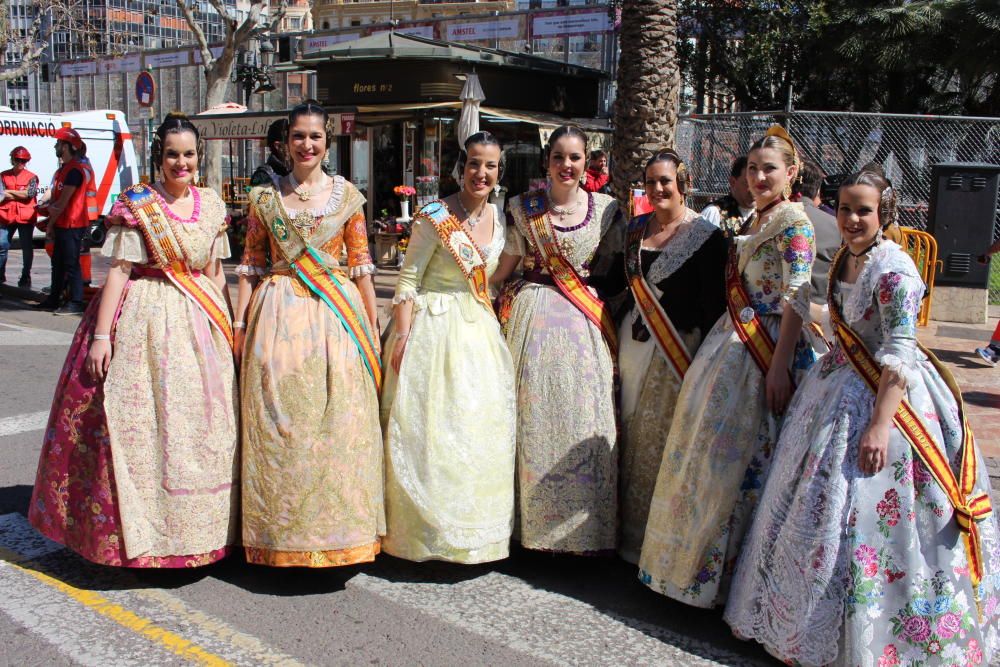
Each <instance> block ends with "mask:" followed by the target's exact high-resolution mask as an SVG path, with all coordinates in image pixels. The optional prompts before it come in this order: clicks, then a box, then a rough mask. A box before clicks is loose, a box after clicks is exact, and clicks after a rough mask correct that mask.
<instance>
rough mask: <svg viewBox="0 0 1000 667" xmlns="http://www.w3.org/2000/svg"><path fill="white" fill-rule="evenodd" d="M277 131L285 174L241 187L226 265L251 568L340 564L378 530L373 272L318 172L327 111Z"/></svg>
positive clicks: (350, 219)
mask: <svg viewBox="0 0 1000 667" xmlns="http://www.w3.org/2000/svg"><path fill="white" fill-rule="evenodd" d="M288 122H289V130H288V141H287V144H288V152H289V155H290V157H291V162H292V171H291V173H289V174H288V175H287V176H284V177H282V179H281V180H280V182H279V184H280V188H275V187H274V186H273V185H264V186H260V187H256V188H254V189H253V190H251V191H250V221H249V228H248V230H247V238H246V248H245V252H244V254H243V260H242V263H241V264H240V266H239V267H238V268H237V273H238V274H239V276H240V289H239V302H238V305H237V310H236V313H237V314H236V319H237V322H236V323H235V325H234V326H235V327H236V328H237V334H236V353H237V356H238V357H239V356H241V355H242V375H241V397H242V417H243V418H242V428H243V544H244V546H245V548H246V555H247V560H248V561H249V562H251V563H258V564H262V565H272V566H306V567H330V566H336V565H349V564H351V563H358V562H365V561H371V560H373V559H374V558H375V555H376V554H377V553H378V552H379V548H380V540H379V536H380V535H382V534H383V533H384V532H385V531H384V524H385V520H384V510H383V505H382V433H381V429H380V428H379V422H378V391H379V384H380V382H381V365H380V363H379V360H378V356H377V355H378V352H377V344H378V343H377V341H378V338H377V332H376V326H377V319H376V315H375V290H374V288H373V286H372V277H371V274H372V273H374V271H375V267H374V264H373V263H372V259H371V256H370V255H369V252H368V240H367V236H366V233H365V219H364V214H363V213H362V206H363V205H364V202H365V200H364V197H363V196H362V195H361V193H359V192H358V191H357V189H356V188H355V187H354V186H353V185H351V184H350V183H349V182H347V181H346V180H344V179H343V178H342V177H340V176H334V177H333V178H331V177H329V176H327V175H326V174H325V173H324V172H323V170H322V168H321V165H322V162H323V158H324V157H325V155H326V153H327V150H328V149H329V147H330V143H331V141H332V140H333V133H332V132H331V130H330V128H329V126H328V122H329V121H328V116H327V113H326V111H325V110H324V109H323V108H322V107H320V106H318V105H316V104H315V103H304V104H301V105H299V106H297V107H295V108H294V109H292V111H291V113H290V114H289V117H288ZM345 245H346V247H347V266H346V267H343V266H341V265H340V263H339V258H340V256H341V253H342V251H343V250H344V246H345ZM251 292H252V297H251ZM244 327H245V329H244ZM244 332H245V335H244Z"/></svg>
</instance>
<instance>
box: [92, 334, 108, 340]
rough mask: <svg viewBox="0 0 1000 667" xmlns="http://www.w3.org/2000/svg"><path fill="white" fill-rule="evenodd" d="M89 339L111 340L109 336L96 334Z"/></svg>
mask: <svg viewBox="0 0 1000 667" xmlns="http://www.w3.org/2000/svg"><path fill="white" fill-rule="evenodd" d="M91 338H92V339H93V340H111V334H98V333H95V334H94V335H93V336H91Z"/></svg>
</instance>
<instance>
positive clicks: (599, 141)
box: [480, 107, 611, 151]
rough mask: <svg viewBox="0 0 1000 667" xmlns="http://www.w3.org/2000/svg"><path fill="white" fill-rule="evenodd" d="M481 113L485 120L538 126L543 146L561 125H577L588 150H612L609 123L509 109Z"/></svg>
mask: <svg viewBox="0 0 1000 667" xmlns="http://www.w3.org/2000/svg"><path fill="white" fill-rule="evenodd" d="M480 111H481V113H482V115H483V120H486V121H489V120H491V117H493V118H496V119H503V120H508V121H510V120H512V121H518V122H521V123H530V124H532V125H537V126H538V141H539V142H540V143H541V145H542V146H544V145H545V144H547V143H548V142H549V135H550V134H552V132H553V131H554V130H555V129H556V128H557V127H559V126H560V125H576V126H577V127H579V128H580V129H581V130H583V132H584V134H586V135H587V148H588V150H592V151H594V150H598V149H600V150H604V151H607V150H610V148H611V127H610V126H609V125H608V124H607V121H604V120H602V119H595V118H572V119H566V118H563V117H562V116H556V115H554V114H548V113H541V112H536V111H510V110H508V109H497V108H496V107H481V108H480Z"/></svg>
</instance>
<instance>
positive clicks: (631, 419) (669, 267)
mask: <svg viewBox="0 0 1000 667" xmlns="http://www.w3.org/2000/svg"><path fill="white" fill-rule="evenodd" d="M644 173H645V185H646V197H647V198H648V199H649V201H650V203H651V204H652V206H653V210H652V211H651V212H650V213H647V214H644V215H640V216H637V217H635V218H633V219H632V222H631V223H630V225H629V230H628V233H627V234H626V238H625V239H623V240H622V243H621V244H620V245H619V247H620V250H621V252H620V254H617V255H616V256H615V259H614V261H613V262H612V264H611V270H610V271H609V272H608V293H609V294H615V293H618V292H622V290H624V292H623V295H622V296H623V297H624V302H623V303H622V304H621V305H620V306H618V308H617V310H618V311H619V312H621V313H623V315H622V316H621V317H619V318H617V319H618V320H619V325H618V369H619V376H620V378H621V420H622V426H623V427H624V437H623V438H622V446H621V461H620V468H619V471H620V475H621V476H620V479H619V483H620V488H621V493H620V498H621V524H622V529H621V544H620V545H619V547H618V553H619V554H621V557H622V558H624V559H625V560H626V561H628V562H630V563H638V562H639V551H640V550H641V549H642V540H643V536H644V535H645V533H646V518H647V517H648V515H649V503H650V500H651V499H652V496H653V488H654V487H655V485H656V475H657V471H658V470H659V469H660V461H661V460H662V459H663V447H664V445H665V444H666V442H667V434H668V433H669V432H670V422H671V421H672V419H673V416H674V406H675V405H676V403H677V395H678V393H679V392H680V388H681V382H682V380H683V374H682V369H683V362H681V364H680V365H675V363H673V362H672V361H671V360H670V359H669V358H668V357H667V355H666V353H665V352H664V349H665V348H661V346H660V343H659V342H658V339H657V336H656V333H655V332H654V331H653V330H652V327H651V326H650V323H649V318H650V317H651V316H655V315H656V312H655V311H653V312H651V313H650V314H649V315H645V314H643V311H642V309H641V308H640V307H639V305H638V304H637V301H636V297H635V294H636V289H637V288H636V287H633V286H632V285H631V279H630V275H638V274H640V273H641V275H642V278H643V281H644V282H645V284H646V286H648V290H649V296H650V297H651V298H653V299H656V301H657V303H659V305H660V308H661V309H662V311H663V314H664V315H665V316H666V319H668V320H669V323H670V326H672V327H673V330H674V331H675V332H676V334H677V342H678V343H680V345H682V346H683V347H684V350H685V351H686V353H687V357H686V360H687V362H688V363H690V359H691V357H692V356H694V353H695V352H696V351H697V350H698V346H699V345H700V344H701V341H702V338H704V336H705V335H706V334H707V333H708V332H709V331H710V330H711V329H712V326H713V325H714V324H715V321H716V320H718V319H719V315H721V314H722V313H723V312H724V311H725V309H726V299H725V281H724V274H725V265H726V248H727V246H726V240H725V237H724V236H723V234H722V231H721V230H719V228H718V227H716V226H715V225H713V224H712V223H710V222H708V221H707V220H704V219H702V218H699V217H698V214H697V213H695V212H694V211H692V210H691V209H690V208H688V207H687V206H685V203H684V197H685V195H686V194H687V193H688V192H690V189H691V180H690V176H689V173H688V170H687V167H686V165H685V164H684V163H683V162H681V159H680V157H678V155H677V154H676V153H675V152H673V151H672V150H662V151H658V152H657V153H655V154H653V156H652V157H651V158H650V159H649V161H648V162H647V163H646V166H645V169H644ZM640 289H641V288H640ZM617 300H618V299H617V298H616V299H615V301H617ZM666 336H667V337H668V338H667V341H666V343H667V345H670V336H671V335H670V334H669V333H667V334H666ZM666 349H670V348H666ZM681 359H683V357H681Z"/></svg>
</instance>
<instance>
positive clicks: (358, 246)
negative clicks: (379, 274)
mask: <svg viewBox="0 0 1000 667" xmlns="http://www.w3.org/2000/svg"><path fill="white" fill-rule="evenodd" d="M344 245H346V246H347V271H348V275H349V276H350V277H351V278H357V277H359V276H368V275H371V274H373V273H375V262H374V261H372V256H371V252H370V251H369V250H368V230H367V226H366V224H365V214H364V213H363V212H362V211H358V212H357V213H355V214H354V215H352V216H351V219H350V220H348V221H347V224H346V225H344Z"/></svg>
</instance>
